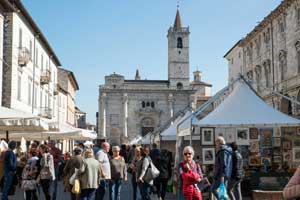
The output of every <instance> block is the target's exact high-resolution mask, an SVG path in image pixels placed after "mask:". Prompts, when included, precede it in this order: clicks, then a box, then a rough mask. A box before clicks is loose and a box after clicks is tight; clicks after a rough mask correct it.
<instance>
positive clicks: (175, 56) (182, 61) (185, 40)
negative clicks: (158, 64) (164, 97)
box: [167, 9, 190, 89]
mask: <svg viewBox="0 0 300 200" xmlns="http://www.w3.org/2000/svg"><path fill="white" fill-rule="evenodd" d="M189 35H190V31H189V27H183V24H182V21H181V17H180V13H179V10H178V9H177V12H176V17H175V21H174V25H173V27H170V28H169V31H168V36H167V37H168V80H169V82H170V87H172V88H177V89H184V88H188V87H189V72H190V70H189V68H190V64H189Z"/></svg>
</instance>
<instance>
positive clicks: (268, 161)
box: [261, 156, 272, 166]
mask: <svg viewBox="0 0 300 200" xmlns="http://www.w3.org/2000/svg"><path fill="white" fill-rule="evenodd" d="M271 163H272V158H271V157H269V156H263V157H261V165H263V166H271Z"/></svg>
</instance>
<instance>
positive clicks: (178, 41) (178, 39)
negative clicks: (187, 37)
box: [177, 37, 182, 49]
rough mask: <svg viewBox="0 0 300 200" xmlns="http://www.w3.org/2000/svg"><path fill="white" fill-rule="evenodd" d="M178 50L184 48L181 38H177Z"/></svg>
mask: <svg viewBox="0 0 300 200" xmlns="http://www.w3.org/2000/svg"><path fill="white" fill-rule="evenodd" d="M177 48H180V49H181V48H182V38H181V37H179V38H177Z"/></svg>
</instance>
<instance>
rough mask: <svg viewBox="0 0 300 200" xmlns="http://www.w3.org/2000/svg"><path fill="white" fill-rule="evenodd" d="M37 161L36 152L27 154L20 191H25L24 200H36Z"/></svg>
mask: <svg viewBox="0 0 300 200" xmlns="http://www.w3.org/2000/svg"><path fill="white" fill-rule="evenodd" d="M38 161H39V158H38V157H37V152H36V151H30V152H28V161H27V163H26V165H25V167H24V170H23V173H22V189H23V190H25V195H26V200H37V199H38V197H37V194H36V183H37V182H36V179H37V176H38Z"/></svg>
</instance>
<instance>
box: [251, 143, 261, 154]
mask: <svg viewBox="0 0 300 200" xmlns="http://www.w3.org/2000/svg"><path fill="white" fill-rule="evenodd" d="M249 150H250V152H251V153H257V152H259V143H258V140H256V141H250V147H249Z"/></svg>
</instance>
